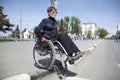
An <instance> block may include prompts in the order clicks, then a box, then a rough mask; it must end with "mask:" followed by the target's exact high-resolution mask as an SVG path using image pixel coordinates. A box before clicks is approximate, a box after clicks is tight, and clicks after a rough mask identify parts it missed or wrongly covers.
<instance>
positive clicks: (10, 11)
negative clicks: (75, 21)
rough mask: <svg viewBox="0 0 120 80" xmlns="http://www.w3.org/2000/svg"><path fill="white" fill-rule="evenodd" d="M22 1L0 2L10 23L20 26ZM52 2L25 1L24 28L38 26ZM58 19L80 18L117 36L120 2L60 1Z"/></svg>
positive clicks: (110, 0) (92, 0)
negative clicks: (65, 17)
mask: <svg viewBox="0 0 120 80" xmlns="http://www.w3.org/2000/svg"><path fill="white" fill-rule="evenodd" d="M20 1H21V0H0V6H3V7H4V14H7V15H8V16H7V18H9V20H10V22H11V23H13V24H15V25H17V24H18V25H19V24H20ZM49 6H50V0H23V10H22V28H23V29H24V28H28V29H31V28H32V27H34V26H37V25H38V24H39V23H40V21H41V19H42V18H45V17H47V11H46V10H47V8H48V7H49ZM57 8H58V14H57V17H56V19H61V18H63V17H64V16H76V17H79V19H80V20H81V23H85V22H89V21H91V22H94V23H96V24H97V26H98V27H100V28H105V29H107V31H108V32H109V33H111V34H115V32H116V30H117V28H116V27H117V25H118V24H120V0H58V6H57Z"/></svg>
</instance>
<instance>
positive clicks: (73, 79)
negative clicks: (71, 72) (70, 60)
mask: <svg viewBox="0 0 120 80" xmlns="http://www.w3.org/2000/svg"><path fill="white" fill-rule="evenodd" d="M65 80H90V79H85V78H78V77H67V78H66V79H65Z"/></svg>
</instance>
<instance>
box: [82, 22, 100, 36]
mask: <svg viewBox="0 0 120 80" xmlns="http://www.w3.org/2000/svg"><path fill="white" fill-rule="evenodd" d="M97 30H98V27H97V25H96V23H92V22H88V23H82V35H83V36H87V34H88V32H89V31H90V32H91V37H93V38H96V31H97Z"/></svg>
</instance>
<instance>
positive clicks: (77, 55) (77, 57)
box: [72, 52, 83, 60]
mask: <svg viewBox="0 0 120 80" xmlns="http://www.w3.org/2000/svg"><path fill="white" fill-rule="evenodd" d="M82 56H83V55H82V54H81V52H76V53H75V52H74V53H73V54H72V59H73V60H78V59H79V58H80V57H82Z"/></svg>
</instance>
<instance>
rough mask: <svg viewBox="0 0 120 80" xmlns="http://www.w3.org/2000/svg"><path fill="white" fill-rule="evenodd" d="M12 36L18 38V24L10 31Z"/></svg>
mask: <svg viewBox="0 0 120 80" xmlns="http://www.w3.org/2000/svg"><path fill="white" fill-rule="evenodd" d="M12 37H14V38H20V29H19V26H18V25H17V27H16V29H15V30H14V31H12Z"/></svg>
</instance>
